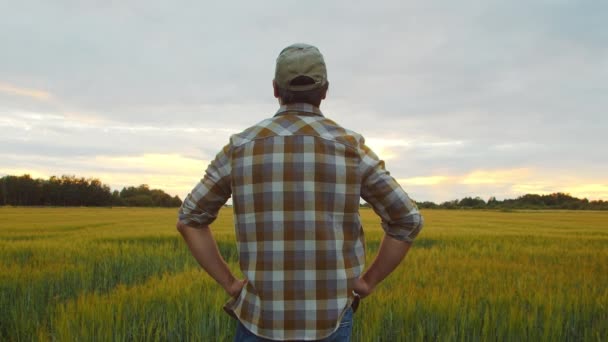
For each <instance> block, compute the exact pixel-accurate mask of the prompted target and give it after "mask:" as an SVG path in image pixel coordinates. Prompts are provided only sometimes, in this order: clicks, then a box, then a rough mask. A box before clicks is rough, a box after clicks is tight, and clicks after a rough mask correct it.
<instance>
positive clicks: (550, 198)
mask: <svg viewBox="0 0 608 342" xmlns="http://www.w3.org/2000/svg"><path fill="white" fill-rule="evenodd" d="M416 204H418V207H419V208H431V209H432V208H437V209H500V210H513V209H567V210H608V201H603V200H597V201H589V200H588V199H586V198H583V199H580V198H576V197H573V196H571V195H570V194H567V193H562V192H556V193H552V194H548V195H536V194H526V195H523V196H520V197H517V198H515V199H504V200H497V199H496V197H490V198H489V199H488V200H487V201H484V200H483V199H482V198H480V197H465V198H463V199H460V200H457V199H456V200H452V201H446V202H443V203H441V204H436V203H434V202H416Z"/></svg>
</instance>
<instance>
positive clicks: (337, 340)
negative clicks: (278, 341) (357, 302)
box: [234, 308, 353, 342]
mask: <svg viewBox="0 0 608 342" xmlns="http://www.w3.org/2000/svg"><path fill="white" fill-rule="evenodd" d="M352 332H353V309H352V308H348V309H347V310H346V312H345V313H344V317H342V321H341V322H340V327H338V330H336V331H335V332H334V333H333V334H331V335H329V336H328V337H326V338H324V339H322V340H319V341H321V342H349V341H350V335H351V334H352ZM271 341H273V340H268V339H265V338H261V337H259V336H257V335H255V334H253V333H252V332H250V331H249V330H247V328H245V327H244V326H243V325H242V324H241V322H239V323H238V326H237V327H236V335H235V336H234V342H271Z"/></svg>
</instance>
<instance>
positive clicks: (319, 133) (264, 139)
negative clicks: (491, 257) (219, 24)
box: [182, 104, 420, 339]
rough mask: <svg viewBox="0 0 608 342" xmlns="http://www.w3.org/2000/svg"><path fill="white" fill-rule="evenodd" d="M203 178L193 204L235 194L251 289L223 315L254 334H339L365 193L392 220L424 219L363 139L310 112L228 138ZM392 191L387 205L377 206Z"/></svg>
mask: <svg viewBox="0 0 608 342" xmlns="http://www.w3.org/2000/svg"><path fill="white" fill-rule="evenodd" d="M207 172H208V173H207V175H206V179H209V180H210V182H209V184H205V182H204V181H203V183H201V187H200V189H199V190H198V191H193V195H191V196H189V198H188V199H187V202H190V201H192V202H193V203H198V206H204V204H205V203H212V202H213V201H212V200H211V199H213V198H215V199H217V200H219V202H217V203H222V204H223V203H224V202H225V201H226V200H227V199H228V197H229V196H230V194H232V198H233V208H234V215H235V226H236V235H237V243H238V248H239V263H240V267H241V270H242V271H243V274H244V275H245V277H246V278H247V279H248V284H247V286H246V288H245V289H244V291H242V292H241V294H240V295H239V297H238V298H235V299H234V300H233V301H231V302H230V303H229V304H228V305H227V306H226V309H227V310H228V311H229V312H232V313H234V314H235V315H236V316H237V317H238V318H239V319H240V321H241V322H242V323H243V325H244V326H245V327H246V328H247V329H248V330H250V331H252V332H253V333H255V334H256V335H258V336H263V337H267V338H271V339H296V338H297V339H320V338H323V337H326V336H328V335H330V334H331V333H332V332H333V331H334V330H335V329H336V326H337V324H338V323H339V321H340V317H341V316H342V315H343V314H344V312H345V310H346V309H347V308H348V307H349V306H350V303H351V302H352V300H353V295H352V282H353V281H354V279H356V278H357V277H359V276H360V275H361V271H362V268H363V264H364V259H365V255H364V241H363V231H362V227H361V223H360V220H359V211H358V210H359V199H360V198H361V196H362V195H363V197H364V198H365V197H367V198H368V200H370V201H372V202H376V208H377V209H378V210H379V211H384V212H386V213H387V214H389V215H388V217H387V218H388V221H391V218H397V217H399V218H401V219H402V220H403V219H404V218H407V217H409V218H411V224H413V225H417V224H418V225H419V222H420V221H419V219H418V217H417V216H416V213H417V212H416V211H414V207H413V206H412V205H411V203H409V199H408V198H407V196H403V195H404V193H403V194H401V193H400V192H399V191H396V189H400V188H399V187H398V186H397V185H396V183H394V184H393V182H394V180H393V179H392V178H391V177H389V176H388V173H387V172H386V171H385V170H384V168H383V164H382V162H381V161H379V160H378V159H377V158H376V156H375V155H374V154H373V153H372V152H371V151H370V150H369V149H367V148H366V147H365V145H364V143H363V139H362V137H361V136H360V135H358V134H356V133H354V132H352V131H348V130H346V129H344V128H342V127H340V126H339V125H337V124H336V123H334V122H333V121H331V120H329V119H327V118H325V117H323V115H322V114H321V112H320V111H319V109H318V108H316V107H314V106H311V105H306V104H296V105H287V106H282V107H281V109H280V110H279V112H278V113H277V114H276V115H275V117H274V118H272V119H268V120H264V121H262V122H261V123H259V124H258V125H255V126H253V127H251V128H249V129H247V130H245V131H244V132H242V133H240V134H236V135H234V136H232V138H231V142H230V144H229V145H228V146H226V147H225V148H224V149H223V151H222V152H221V153H220V154H218V156H217V158H216V160H215V161H214V162H213V163H212V164H211V166H210V167H209V169H208V171H207ZM211 180H212V183H211ZM370 182H372V183H373V184H370ZM378 182H383V186H382V187H378V184H377V183H378ZM370 185H373V186H370ZM228 189H231V190H228ZM230 191H231V192H230ZM389 193H392V194H393V195H392V196H393V198H392V199H391V201H390V206H388V207H385V206H384V204H382V203H381V201H378V199H381V198H385V197H386V194H389ZM197 194H199V195H201V196H197ZM400 195H401V196H400ZM399 201H400V202H401V203H397V202H399ZM397 204H399V205H397ZM391 208H398V210H400V211H401V212H395V211H394V210H393V212H391ZM209 209H211V208H209ZM405 209H407V210H405ZM182 219H187V216H186V215H183V216H182ZM395 233H397V232H395ZM412 237H413V236H412Z"/></svg>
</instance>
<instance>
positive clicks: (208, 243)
mask: <svg viewBox="0 0 608 342" xmlns="http://www.w3.org/2000/svg"><path fill="white" fill-rule="evenodd" d="M177 230H178V231H179V232H180V233H181V234H182V236H183V237H184V240H185V241H186V243H187V244H188V248H189V249H190V252H191V253H192V256H194V258H195V259H196V261H198V263H199V264H200V265H201V266H202V267H203V269H204V270H205V271H206V272H207V273H208V274H209V275H210V276H211V277H212V278H213V279H215V281H216V282H218V284H220V285H221V286H222V288H224V290H225V291H226V292H227V293H228V294H229V295H230V296H231V297H235V296H237V295H238V294H239V293H240V292H241V289H242V288H243V287H244V286H245V284H246V283H247V281H246V280H240V279H236V278H235V277H234V275H232V272H230V269H229V268H228V265H227V264H226V261H225V260H224V258H222V255H221V254H220V251H219V250H218V248H217V243H216V242H215V239H214V238H213V235H212V234H211V229H209V226H205V227H201V228H194V227H190V226H188V225H186V224H184V223H181V222H178V223H177Z"/></svg>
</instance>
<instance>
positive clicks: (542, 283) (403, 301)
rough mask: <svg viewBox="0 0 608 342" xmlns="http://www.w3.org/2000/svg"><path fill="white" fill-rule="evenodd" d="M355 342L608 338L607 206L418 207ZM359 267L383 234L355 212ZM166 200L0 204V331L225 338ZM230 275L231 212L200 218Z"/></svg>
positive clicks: (52, 336)
mask: <svg viewBox="0 0 608 342" xmlns="http://www.w3.org/2000/svg"><path fill="white" fill-rule="evenodd" d="M423 215H424V216H425V219H426V222H427V224H426V227H425V229H424V230H423V231H422V233H421V234H420V236H419V238H418V239H417V241H416V243H415V244H414V247H413V248H412V249H411V251H410V254H409V255H408V256H407V258H406V260H405V261H404V263H403V264H402V265H401V266H400V267H399V268H398V269H397V270H396V271H395V272H394V273H393V274H392V275H391V276H390V277H389V278H388V279H387V280H386V281H385V282H383V283H382V284H381V285H380V286H379V287H378V288H377V290H376V292H374V293H373V294H372V295H371V296H370V297H368V298H366V299H365V300H364V301H363V302H362V304H361V306H360V308H359V311H357V313H356V314H355V326H354V332H353V336H354V341H435V340H437V341H488V340H492V341H494V340H497V341H606V340H608V212H589V211H586V212H583V211H516V212H498V211H473V210H469V211H444V210H427V211H423ZM361 216H362V220H363V222H364V229H365V232H366V240H367V258H368V264H369V262H370V261H371V259H372V258H373V257H374V255H375V253H376V251H377V248H378V245H379V240H380V238H381V236H382V231H381V229H380V225H379V221H378V219H377V218H376V216H375V215H374V213H373V212H372V211H371V210H369V209H362V211H361ZM175 217H176V210H175V209H149V208H137V209H134V208H11V207H2V208H0V308H1V309H0V310H1V311H0V340H2V341H31V340H41V341H51V340H55V341H133V340H146V341H167V340H170V341H181V340H184V341H192V340H197V341H230V340H232V338H233V331H234V328H235V321H234V320H232V319H231V318H230V317H229V316H227V315H226V314H224V313H223V311H222V305H223V303H224V302H225V301H227V300H228V296H227V295H226V294H224V293H223V291H222V290H221V288H220V287H219V286H218V285H216V284H215V283H214V282H213V281H212V280H211V278H210V277H208V276H207V275H206V274H204V273H203V272H202V271H201V270H200V269H199V267H198V266H197V265H196V263H195V261H194V259H193V258H192V257H191V255H190V254H189V252H188V250H187V247H186V245H185V243H183V241H182V240H181V237H180V236H179V234H178V233H177V231H176V230H175V228H174V227H175ZM212 229H213V231H214V234H215V237H216V239H217V241H218V243H219V245H220V250H221V252H222V254H223V255H224V257H225V258H226V260H227V261H228V262H229V264H230V267H232V268H233V269H234V271H235V272H236V273H237V274H238V270H237V263H236V261H237V255H236V245H235V242H234V230H233V226H232V211H231V209H230V208H225V209H223V210H222V211H221V213H220V216H219V218H218V220H217V221H216V222H215V223H214V224H213V225H212Z"/></svg>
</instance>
